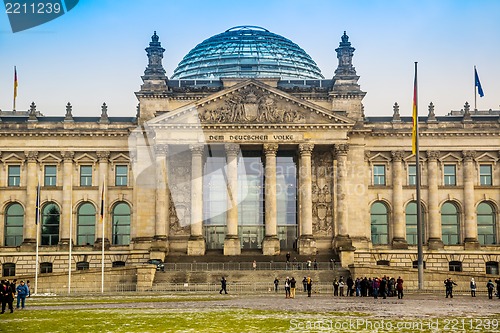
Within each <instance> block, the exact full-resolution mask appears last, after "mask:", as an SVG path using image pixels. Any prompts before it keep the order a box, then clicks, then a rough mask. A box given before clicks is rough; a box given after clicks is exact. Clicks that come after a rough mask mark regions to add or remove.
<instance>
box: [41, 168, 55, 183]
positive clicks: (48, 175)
mask: <svg viewBox="0 0 500 333" xmlns="http://www.w3.org/2000/svg"><path fill="white" fill-rule="evenodd" d="M44 175H45V177H44V186H56V184H57V183H56V179H57V178H56V177H57V166H55V165H46V166H45V173H44Z"/></svg>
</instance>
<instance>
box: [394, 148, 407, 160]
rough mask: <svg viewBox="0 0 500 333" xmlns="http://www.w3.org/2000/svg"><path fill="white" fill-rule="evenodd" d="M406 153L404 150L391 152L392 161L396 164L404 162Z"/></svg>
mask: <svg viewBox="0 0 500 333" xmlns="http://www.w3.org/2000/svg"><path fill="white" fill-rule="evenodd" d="M404 154H405V152H404V151H402V150H393V151H391V156H392V160H393V161H395V162H401V161H402V160H403V156H404Z"/></svg>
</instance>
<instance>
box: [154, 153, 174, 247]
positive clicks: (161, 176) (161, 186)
mask: <svg viewBox="0 0 500 333" xmlns="http://www.w3.org/2000/svg"><path fill="white" fill-rule="evenodd" d="M167 153H168V146H167V145H159V144H158V145H155V159H156V166H155V167H156V168H155V173H156V189H155V190H156V199H155V212H156V213H155V235H154V242H153V245H152V251H159V252H168V233H167V226H168V224H169V223H168V212H169V204H170V201H169V200H168V193H167V192H168V189H167V174H168V172H167V163H166V162H167V160H166V155H167Z"/></svg>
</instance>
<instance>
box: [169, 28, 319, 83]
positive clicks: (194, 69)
mask: <svg viewBox="0 0 500 333" xmlns="http://www.w3.org/2000/svg"><path fill="white" fill-rule="evenodd" d="M221 77H237V78H252V77H279V78H281V79H282V80H285V79H286V80H289V79H323V78H324V77H323V75H321V71H320V69H319V68H318V66H317V65H316V63H315V62H314V61H313V60H312V58H311V57H310V56H309V55H308V54H307V53H306V52H305V51H304V50H303V49H301V48H300V47H299V46H298V45H297V44H295V43H293V42H292V41H290V40H289V39H286V38H285V37H283V36H280V35H277V34H273V33H272V32H269V31H268V30H266V29H264V28H260V27H255V26H239V27H234V28H231V29H229V30H226V31H225V32H223V33H221V34H218V35H215V36H213V37H210V38H208V39H206V40H204V41H203V42H201V43H200V44H198V45H196V47H195V48H194V49H192V50H191V51H189V53H188V54H187V55H186V56H185V57H184V59H182V61H181V62H180V63H179V65H178V66H177V68H176V69H175V71H174V74H173V75H172V79H191V80H194V79H205V80H206V79H218V78H221Z"/></svg>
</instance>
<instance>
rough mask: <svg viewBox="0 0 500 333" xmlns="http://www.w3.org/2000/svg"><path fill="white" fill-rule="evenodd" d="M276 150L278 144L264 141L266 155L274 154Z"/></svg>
mask: <svg viewBox="0 0 500 333" xmlns="http://www.w3.org/2000/svg"><path fill="white" fill-rule="evenodd" d="M277 152H278V144H277V143H265V144H264V153H265V154H266V155H276V153H277Z"/></svg>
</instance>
